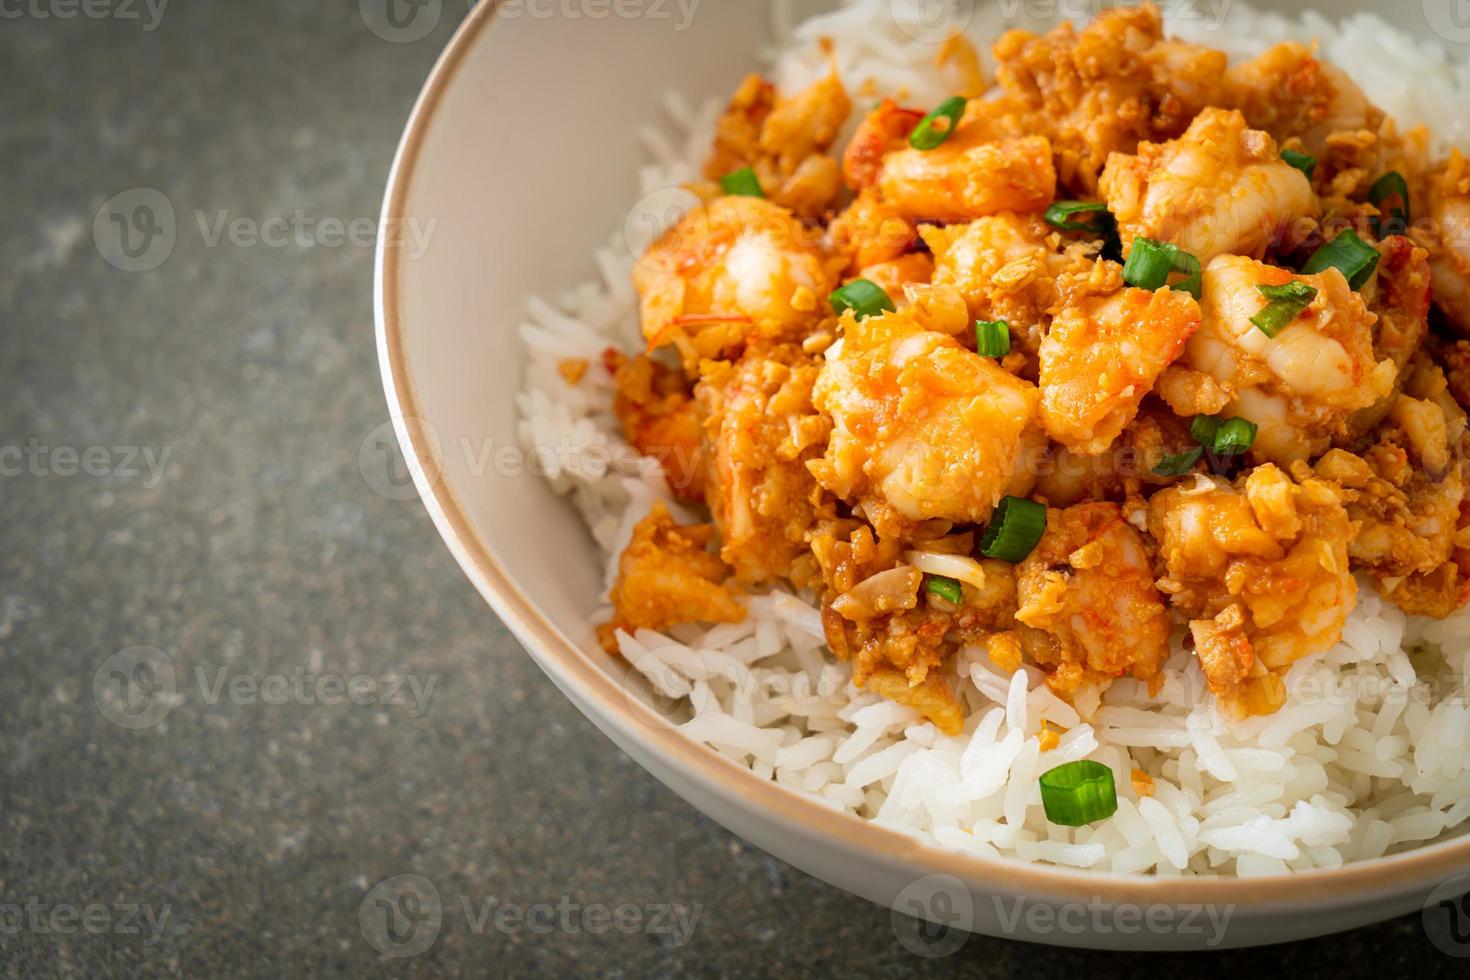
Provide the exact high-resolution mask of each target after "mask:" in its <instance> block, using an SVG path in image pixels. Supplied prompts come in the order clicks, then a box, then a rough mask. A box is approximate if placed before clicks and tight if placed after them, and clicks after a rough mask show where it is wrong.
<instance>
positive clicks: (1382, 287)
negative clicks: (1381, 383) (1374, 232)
mask: <svg viewBox="0 0 1470 980" xmlns="http://www.w3.org/2000/svg"><path fill="white" fill-rule="evenodd" d="M1378 251H1379V253H1380V255H1381V256H1382V258H1381V259H1380V260H1379V262H1378V269H1377V273H1376V274H1375V275H1374V276H1373V277H1372V279H1371V280H1369V282H1368V283H1367V284H1365V285H1364V288H1363V298H1364V300H1366V301H1367V304H1368V310H1369V312H1370V313H1372V314H1374V315H1375V316H1376V317H1377V319H1376V320H1375V321H1374V323H1373V356H1374V357H1375V358H1377V359H1380V360H1388V361H1391V362H1393V367H1394V383H1393V387H1392V388H1391V389H1390V390H1389V391H1388V393H1387V394H1385V395H1383V396H1381V397H1380V398H1379V399H1378V400H1377V401H1376V402H1374V403H1373V404H1372V405H1369V406H1368V407H1367V408H1362V409H1359V410H1358V411H1356V412H1354V413H1353V414H1352V416H1351V417H1349V418H1348V421H1347V431H1346V432H1345V433H1344V434H1343V436H1342V437H1340V438H1339V439H1338V440H1336V443H1337V445H1339V446H1347V447H1351V446H1352V445H1354V444H1356V443H1357V442H1358V441H1360V440H1361V439H1362V437H1363V436H1364V435H1365V434H1367V433H1368V432H1370V431H1371V430H1372V429H1373V427H1374V426H1376V425H1377V424H1378V423H1379V422H1381V421H1383V417H1384V416H1385V415H1387V414H1388V411H1389V409H1390V408H1391V407H1392V406H1393V402H1394V398H1395V397H1396V396H1397V395H1398V393H1399V390H1400V388H1402V386H1403V380H1404V378H1405V376H1406V372H1405V370H1404V369H1405V368H1406V367H1407V366H1408V363H1409V358H1411V357H1413V356H1414V353H1415V352H1416V351H1418V350H1419V347H1420V346H1421V345H1422V344H1423V343H1424V337H1425V335H1426V334H1428V332H1429V286H1430V268H1429V253H1428V252H1426V251H1425V250H1424V249H1422V248H1420V247H1419V246H1417V245H1415V244H1414V243H1413V242H1411V241H1410V240H1409V239H1407V238H1405V237H1404V236H1402V235H1390V236H1389V237H1387V238H1385V239H1384V240H1383V241H1381V242H1379V243H1378Z"/></svg>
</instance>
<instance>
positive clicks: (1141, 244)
mask: <svg viewBox="0 0 1470 980" xmlns="http://www.w3.org/2000/svg"><path fill="white" fill-rule="evenodd" d="M1175 272H1181V273H1183V274H1184V278H1183V279H1181V280H1179V281H1178V282H1173V283H1171V282H1169V276H1170V275H1171V274H1173V273H1175ZM1123 281H1124V282H1126V283H1127V284H1128V285H1130V286H1137V287H1138V288H1139V289H1163V288H1164V287H1165V286H1168V287H1169V288H1171V289H1181V290H1183V291H1184V292H1186V293H1188V294H1189V295H1191V296H1193V297H1194V298H1195V299H1199V293H1200V286H1201V284H1202V283H1203V278H1202V276H1201V275H1200V268H1199V259H1197V258H1195V257H1194V256H1193V255H1190V254H1189V253H1188V252H1186V251H1184V250H1183V249H1181V248H1180V247H1179V246H1177V245H1174V244H1171V243H1170V242H1160V241H1155V240H1154V239H1152V238H1135V239H1133V247H1132V249H1130V250H1129V252H1128V261H1127V262H1126V263H1125V264H1124V266H1123Z"/></svg>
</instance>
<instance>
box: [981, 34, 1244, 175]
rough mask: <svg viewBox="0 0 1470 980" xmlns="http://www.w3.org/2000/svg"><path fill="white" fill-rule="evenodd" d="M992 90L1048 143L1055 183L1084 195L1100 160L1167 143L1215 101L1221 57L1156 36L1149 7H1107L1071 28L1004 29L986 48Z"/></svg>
mask: <svg viewBox="0 0 1470 980" xmlns="http://www.w3.org/2000/svg"><path fill="white" fill-rule="evenodd" d="M994 54H995V59H996V62H997V74H998V78H999V81H1000V83H1001V86H1002V87H1003V89H1004V90H1005V91H1006V93H1008V94H1009V95H1010V96H1011V97H1012V98H1013V99H1014V100H1015V101H1017V102H1019V103H1020V104H1021V105H1023V106H1024V107H1026V108H1027V109H1029V110H1031V112H1032V113H1033V117H1034V121H1035V124H1036V125H1037V126H1038V128H1037V129H1036V130H1034V131H1036V132H1040V133H1042V134H1045V135H1047V136H1049V137H1050V139H1051V142H1052V147H1053V150H1054V151H1055V154H1056V166H1057V171H1058V174H1059V176H1060V177H1061V180H1062V183H1063V184H1064V185H1065V186H1068V187H1071V188H1074V189H1075V190H1077V191H1078V192H1079V193H1082V194H1087V195H1091V194H1092V193H1093V192H1094V191H1095V190H1096V188H1097V177H1098V173H1099V172H1100V171H1101V170H1102V169H1103V166H1104V164H1106V163H1107V160H1108V156H1109V154H1112V153H1132V152H1133V151H1134V149H1135V148H1136V147H1137V146H1138V142H1139V140H1160V139H1170V138H1172V137H1175V136H1178V135H1179V134H1180V133H1181V132H1183V131H1184V128H1185V126H1187V125H1188V124H1189V121H1190V120H1191V119H1193V118H1194V117H1195V116H1196V115H1197V114H1198V113H1199V112H1200V111H1202V110H1203V109H1205V107H1207V106H1210V105H1218V104H1219V102H1220V97H1221V93H1222V78H1223V75H1224V72H1225V67H1226V58H1225V55H1224V54H1223V53H1222V52H1219V51H1213V50H1210V49H1208V48H1204V47H1199V46H1197V45H1192V44H1186V43H1183V42H1180V41H1166V40H1165V39H1164V31H1163V23H1162V20H1161V18H1160V16H1159V12H1158V10H1157V9H1155V8H1154V7H1152V6H1148V5H1144V6H1141V7H1138V8H1136V9H1120V10H1110V11H1106V12H1104V13H1101V14H1099V15H1098V17H1097V18H1096V19H1094V20H1093V22H1092V23H1091V24H1089V25H1088V26H1087V27H1085V28H1084V29H1082V30H1081V31H1076V30H1074V29H1073V28H1072V25H1071V24H1069V23H1068V24H1062V25H1061V26H1059V27H1057V28H1055V29H1054V30H1052V31H1051V32H1050V33H1048V34H1046V35H1044V36H1041V37H1038V36H1036V35H1034V34H1031V33H1029V32H1026V31H1020V30H1016V31H1010V32H1009V33H1007V34H1005V35H1003V36H1002V37H1001V38H1000V40H999V41H998V42H997V43H996V45H995V48H994Z"/></svg>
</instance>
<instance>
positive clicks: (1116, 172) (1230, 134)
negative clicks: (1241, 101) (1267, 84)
mask: <svg viewBox="0 0 1470 980" xmlns="http://www.w3.org/2000/svg"><path fill="white" fill-rule="evenodd" d="M1100 187H1101V191H1102V194H1103V197H1104V199H1105V200H1106V201H1107V202H1108V209H1109V210H1110V211H1112V212H1113V216H1114V217H1115V218H1117V220H1118V230H1119V232H1120V234H1121V235H1122V237H1123V242H1124V245H1125V247H1126V246H1128V245H1130V244H1131V243H1132V241H1133V239H1134V238H1135V237H1138V236H1141V237H1144V238H1153V239H1158V240H1160V241H1167V242H1172V243H1173V244H1175V245H1178V246H1179V247H1180V248H1182V249H1184V250H1185V251H1186V252H1189V253H1190V254H1192V255H1194V256H1195V257H1196V258H1198V259H1199V261H1200V262H1201V263H1203V264H1207V263H1208V262H1209V261H1210V260H1211V259H1213V258H1214V257H1215V256H1217V255H1226V254H1230V255H1248V256H1251V257H1253V258H1261V257H1262V256H1263V255H1264V254H1265V252H1266V247H1267V245H1269V244H1270V243H1271V241H1272V239H1273V238H1274V237H1275V236H1276V234H1277V229H1278V228H1279V227H1280V226H1281V225H1283V224H1285V223H1287V222H1289V221H1291V220H1293V219H1296V218H1301V217H1307V216H1311V215H1312V214H1313V213H1314V212H1315V210H1316V195H1315V194H1313V193H1312V185H1311V184H1310V183H1309V182H1308V181H1307V178H1306V177H1305V176H1303V174H1302V172H1301V171H1300V170H1297V169H1296V168H1295V167H1293V166H1292V165H1291V164H1289V163H1285V162H1284V161H1282V159H1281V155H1280V152H1279V150H1278V149H1277V146H1276V141H1275V140H1273V139H1272V138H1271V137H1270V136H1269V135H1267V134H1266V133H1263V132H1261V131H1260V130H1258V129H1248V128H1246V123H1245V119H1244V117H1242V116H1241V114H1240V113H1238V112H1234V111H1232V110H1227V109H1206V110H1205V111H1204V112H1201V113H1200V114H1199V115H1198V116H1196V117H1195V119H1194V122H1192V123H1190V124H1189V129H1187V130H1186V131H1185V132H1184V135H1183V136H1181V137H1179V138H1178V139H1176V140H1170V141H1169V142H1167V143H1140V144H1139V146H1138V153H1137V155H1128V154H1125V153H1117V154H1114V155H1113V156H1111V157H1109V158H1108V163H1107V169H1106V170H1104V171H1103V175H1102V179H1101V183H1100Z"/></svg>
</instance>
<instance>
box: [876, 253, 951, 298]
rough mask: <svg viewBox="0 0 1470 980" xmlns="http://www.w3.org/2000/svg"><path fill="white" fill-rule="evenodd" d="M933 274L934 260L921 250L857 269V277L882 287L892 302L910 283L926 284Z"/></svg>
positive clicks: (902, 293) (901, 294)
mask: <svg viewBox="0 0 1470 980" xmlns="http://www.w3.org/2000/svg"><path fill="white" fill-rule="evenodd" d="M932 275H934V260H933V259H931V258H930V257H929V256H927V255H925V254H924V253H923V252H910V253H909V254H907V255H900V256H899V257H898V258H896V259H889V260H888V261H886V262H875V263H873V264H872V265H869V266H865V267H863V268H862V269H860V270H858V277H859V278H861V279H866V280H868V281H869V282H871V283H873V284H874V285H876V286H877V287H878V288H880V289H882V290H883V291H884V292H885V293H887V294H888V295H889V297H891V298H892V299H893V300H894V302H898V301H899V297H901V296H903V295H904V290H905V288H906V287H907V286H908V285H910V284H916V285H927V284H928V283H929V278H930V277H931V276H932Z"/></svg>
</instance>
